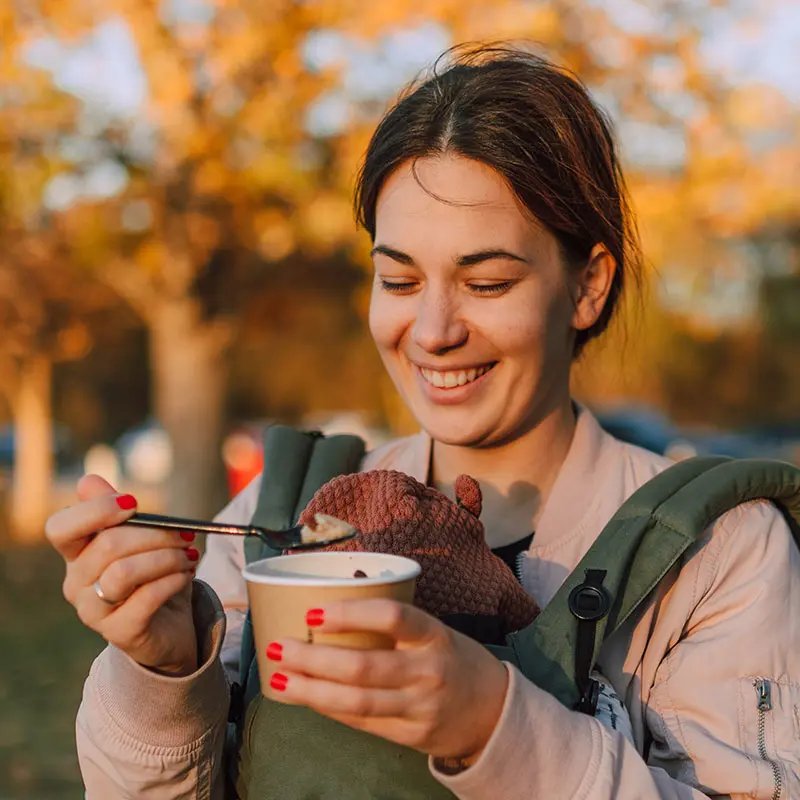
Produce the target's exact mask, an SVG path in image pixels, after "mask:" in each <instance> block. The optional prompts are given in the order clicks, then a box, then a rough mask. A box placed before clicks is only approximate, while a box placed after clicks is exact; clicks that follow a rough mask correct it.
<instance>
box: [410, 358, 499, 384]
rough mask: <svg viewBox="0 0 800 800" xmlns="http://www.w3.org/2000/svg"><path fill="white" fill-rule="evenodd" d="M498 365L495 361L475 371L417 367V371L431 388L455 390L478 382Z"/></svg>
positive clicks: (476, 368) (474, 369)
mask: <svg viewBox="0 0 800 800" xmlns="http://www.w3.org/2000/svg"><path fill="white" fill-rule="evenodd" d="M496 364H497V362H496V361H494V362H492V363H491V364H484V365H483V366H482V367H475V368H473V369H461V370H448V371H442V370H438V369H425V368H424V367H417V369H419V372H420V375H422V377H423V379H424V380H425V382H426V383H429V384H430V385H431V386H435V387H436V388H437V389H455V388H456V387H457V386H466V384H468V383H472V382H473V381H476V380H478V378H480V377H482V376H483V375H485V374H486V373H487V372H488V371H489V370H490V369H492V368H493V367H494V366H495V365H496Z"/></svg>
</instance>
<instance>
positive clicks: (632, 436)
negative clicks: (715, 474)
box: [594, 406, 800, 463]
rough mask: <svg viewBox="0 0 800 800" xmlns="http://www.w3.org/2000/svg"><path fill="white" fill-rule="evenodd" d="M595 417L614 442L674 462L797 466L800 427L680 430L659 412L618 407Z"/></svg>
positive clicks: (645, 408) (605, 410)
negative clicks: (705, 458) (720, 459)
mask: <svg viewBox="0 0 800 800" xmlns="http://www.w3.org/2000/svg"><path fill="white" fill-rule="evenodd" d="M594 413H595V416H596V417H597V420H598V421H599V423H600V425H601V426H602V427H603V428H604V429H605V430H606V431H608V433H610V434H611V435H612V436H615V437H616V438H617V439H621V440H622V441H624V442H628V443H629V444H635V445H638V446H639V447H644V448H645V449H646V450H651V451H652V452H654V453H658V454H659V455H664V456H667V457H668V458H672V459H675V460H680V459H683V458H690V457H692V456H697V455H719V456H729V457H730V458H777V459H780V460H783V461H790V462H793V463H798V462H800V423H799V424H796V425H792V424H790V423H784V424H782V425H772V426H762V427H754V428H748V429H743V430H738V431H726V430H719V429H717V428H709V427H686V428H679V427H677V426H676V425H674V424H673V423H672V422H670V420H669V419H667V417H666V416H664V415H663V414H661V413H660V412H658V411H656V410H654V409H651V408H647V407H644V406H619V407H616V408H613V409H599V410H596V411H595V412H594Z"/></svg>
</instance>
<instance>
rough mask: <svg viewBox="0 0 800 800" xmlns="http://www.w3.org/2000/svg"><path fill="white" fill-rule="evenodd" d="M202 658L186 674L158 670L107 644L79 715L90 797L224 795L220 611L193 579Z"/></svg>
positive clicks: (156, 799)
mask: <svg viewBox="0 0 800 800" xmlns="http://www.w3.org/2000/svg"><path fill="white" fill-rule="evenodd" d="M192 606H193V613H194V618H195V626H196V628H197V632H198V644H199V645H200V654H201V657H202V660H203V663H202V666H201V667H200V669H198V671H197V672H195V673H193V674H192V675H189V676H187V677H185V678H170V677H166V676H162V675H158V674H156V673H154V672H151V671H150V670H148V669H145V668H144V667H142V666H141V665H139V664H137V663H136V662H135V661H133V660H132V659H131V658H129V657H128V656H127V655H125V654H124V653H123V652H122V651H121V650H118V649H117V648H116V647H114V646H112V645H109V646H108V647H106V649H105V650H103V652H102V653H100V655H99V656H98V657H97V658H96V659H95V662H94V664H92V668H91V670H90V672H89V677H88V678H87V680H86V683H85V685H84V691H83V701H82V703H81V706H80V709H79V710H78V717H77V721H76V742H77V748H78V760H79V762H80V768H81V774H82V776H83V781H84V784H85V787H86V797H87V798H88V800H108V799H109V798H115V800H118V799H121V798H131V799H132V798H137V799H141V800H148V798H151V799H152V800H188V798H192V800H221V798H222V797H223V793H224V772H223V761H222V756H223V745H224V741H225V733H226V722H227V716H228V702H229V691H228V684H227V681H226V680H225V675H224V673H223V669H222V664H221V662H220V659H219V652H220V647H221V644H222V638H223V635H224V632H225V617H224V614H223V612H222V608H221V606H220V604H219V601H218V600H217V598H216V597H215V596H214V593H213V592H212V591H211V590H210V589H209V588H208V587H207V586H205V585H204V584H202V583H201V582H199V581H195V583H194V584H193V593H192Z"/></svg>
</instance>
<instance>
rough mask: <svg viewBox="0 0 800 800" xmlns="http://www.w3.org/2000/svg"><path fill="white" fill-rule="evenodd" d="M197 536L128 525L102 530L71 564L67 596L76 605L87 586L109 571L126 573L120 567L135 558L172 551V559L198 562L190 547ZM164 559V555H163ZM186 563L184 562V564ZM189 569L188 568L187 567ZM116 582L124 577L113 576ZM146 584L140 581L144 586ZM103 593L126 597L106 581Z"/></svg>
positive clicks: (65, 585)
mask: <svg viewBox="0 0 800 800" xmlns="http://www.w3.org/2000/svg"><path fill="white" fill-rule="evenodd" d="M193 538H194V534H192V533H191V532H185V531H184V532H179V531H164V530H156V529H155V528H138V527H137V528H133V527H125V526H124V525H123V526H121V527H118V528H108V529H107V530H103V531H100V533H98V534H97V535H96V536H95V537H94V538H93V539H92V540H91V541H90V542H89V543H88V544H87V545H86V546H85V547H84V549H83V550H82V551H81V553H80V557H79V558H78V557H76V558H75V559H73V560H72V561H71V562H69V563H68V564H67V575H66V578H65V579H64V587H63V588H64V596H65V597H66V598H67V600H69V601H70V602H73V600H74V598H75V596H77V594H78V593H79V592H81V591H82V590H83V589H85V588H86V587H87V586H91V585H92V584H93V583H94V582H95V581H96V580H98V579H99V578H100V576H101V575H104V573H106V572H108V571H109V570H110V571H111V572H112V573H116V572H117V571H124V570H126V569H128V566H127V565H125V564H124V563H123V564H119V565H117V566H114V565H115V564H116V563H117V562H123V561H124V560H125V559H127V558H130V557H131V556H135V555H139V554H146V553H153V554H155V553H159V552H163V551H172V554H171V555H170V554H169V553H167V557H168V558H175V559H181V558H188V559H189V560H190V561H192V562H196V561H197V560H198V558H199V553H198V551H197V550H196V549H195V548H193V547H188V543H189V542H190V541H192V540H193ZM159 558H161V556H159ZM181 563H183V562H181ZM184 568H185V567H184ZM111 578H112V580H115V579H116V580H117V581H118V582H119V581H120V580H122V582H123V584H124V578H121V576H119V575H116V574H112V576H111ZM144 582H145V581H140V583H144ZM102 587H103V591H104V592H107V593H108V594H109V596H111V597H124V596H126V595H117V594H116V592H114V587H113V586H110V585H107V582H106V578H105V577H104V578H103V582H102ZM129 593H130V592H129Z"/></svg>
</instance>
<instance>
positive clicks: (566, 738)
mask: <svg viewBox="0 0 800 800" xmlns="http://www.w3.org/2000/svg"><path fill="white" fill-rule="evenodd" d="M505 667H506V669H507V670H508V678H509V681H508V690H507V692H506V698H505V702H504V704H503V709H502V711H501V712H500V719H499V720H498V721H497V725H496V727H495V729H494V731H493V732H492V735H491V737H490V738H489V741H488V742H487V743H486V747H485V748H484V749H483V752H482V753H481V754H480V756H479V757H478V759H477V761H475V763H474V764H472V765H471V766H469V767H467V768H466V769H465V770H463V771H462V772H459V773H457V774H455V775H447V774H445V773H443V772H440V771H439V770H438V769H436V765H435V764H434V759H433V758H430V759H429V761H428V766H429V768H430V771H431V774H432V775H433V777H434V778H436V780H437V781H439V783H441V784H442V785H444V786H445V787H446V788H448V789H449V790H450V791H451V792H453V794H455V795H456V796H457V797H459V798H461V800H487V798H495V797H520V796H521V793H520V787H525V790H524V792H523V794H524V795H525V796H530V797H536V796H542V797H556V796H557V797H572V798H578V797H580V796H581V792H582V789H583V788H584V787H585V786H586V778H587V776H588V775H589V774H593V773H594V772H595V771H596V770H597V769H598V767H599V759H600V752H599V745H598V741H599V740H598V737H597V736H596V735H595V734H594V732H593V728H592V726H593V724H595V722H594V720H592V719H591V718H589V717H587V716H586V715H585V714H579V713H578V712H576V711H570V710H569V709H568V708H565V707H564V706H563V705H561V703H559V702H558V700H556V699H555V698H554V697H553V696H552V695H550V694H548V693H547V692H545V691H544V690H542V689H540V688H539V687H538V686H536V685H535V684H533V683H531V682H530V681H529V680H527V678H525V677H524V676H523V675H522V673H520V672H519V670H517V669H516V667H514V666H512V665H511V664H508V663H505ZM564 753H569V754H570V758H569V760H570V763H571V764H572V768H570V769H564Z"/></svg>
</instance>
